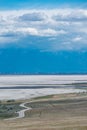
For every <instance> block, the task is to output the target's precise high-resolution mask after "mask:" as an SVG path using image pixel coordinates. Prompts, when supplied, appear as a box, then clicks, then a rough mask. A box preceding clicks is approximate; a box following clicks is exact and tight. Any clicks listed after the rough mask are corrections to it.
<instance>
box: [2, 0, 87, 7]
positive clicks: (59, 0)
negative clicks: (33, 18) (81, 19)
mask: <svg viewBox="0 0 87 130" xmlns="http://www.w3.org/2000/svg"><path fill="white" fill-rule="evenodd" d="M86 4H87V0H15V1H13V0H9V1H8V0H3V1H0V8H1V9H20V8H25V9H26V8H34V7H36V8H44V7H46V8H50V7H51V8H55V7H63V6H65V7H68V6H71V7H72V6H74V7H77V6H78V7H86Z"/></svg>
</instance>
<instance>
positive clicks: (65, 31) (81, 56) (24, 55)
mask: <svg viewBox="0 0 87 130" xmlns="http://www.w3.org/2000/svg"><path fill="white" fill-rule="evenodd" d="M86 5H87V1H86V0H77V1H76V0H72V1H70V0H32V1H29V0H15V1H12V0H9V1H8V0H3V1H1V2H0V73H22V72H23V73H38V72H42V73H87V67H86V66H87V60H86V59H87V58H86V57H87V8H86Z"/></svg>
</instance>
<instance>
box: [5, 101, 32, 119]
mask: <svg viewBox="0 0 87 130" xmlns="http://www.w3.org/2000/svg"><path fill="white" fill-rule="evenodd" d="M27 103H30V102H25V103H21V104H20V107H22V108H24V109H23V110H20V111H18V112H16V113H18V117H15V118H9V119H5V120H15V119H20V118H24V117H25V112H26V111H28V110H31V109H32V108H31V107H27V106H25V105H26V104H27Z"/></svg>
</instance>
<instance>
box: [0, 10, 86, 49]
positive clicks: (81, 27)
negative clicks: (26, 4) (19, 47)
mask: <svg viewBox="0 0 87 130" xmlns="http://www.w3.org/2000/svg"><path fill="white" fill-rule="evenodd" d="M86 35H87V10H86V9H49V10H47V9H41V10H34V9H32V10H18V11H16V10H13V11H0V43H5V44H6V43H8V41H9V42H11V43H12V42H15V40H17V41H18V42H20V40H22V41H23V40H24V39H25V38H27V39H28V37H29V38H30V36H33V38H34V37H35V39H36V37H39V39H40V40H37V42H36V41H34V39H33V38H32V39H30V40H31V41H30V42H31V43H32V42H35V43H36V44H37V45H35V46H39V44H40V42H41V43H42V44H44V45H43V46H46V47H44V48H47V50H52V49H54V50H59V49H60V50H61V49H62V48H63V49H64V48H65V49H69V48H72V49H74V48H75V49H78V48H79V49H83V48H87V36H86ZM47 37H48V38H47ZM41 38H42V39H41ZM45 43H47V44H45ZM65 43H69V44H65ZM24 44H25V42H24ZM78 44H79V45H78ZM28 45H29V44H28ZM43 46H41V44H40V47H41V49H43V48H42V47H43Z"/></svg>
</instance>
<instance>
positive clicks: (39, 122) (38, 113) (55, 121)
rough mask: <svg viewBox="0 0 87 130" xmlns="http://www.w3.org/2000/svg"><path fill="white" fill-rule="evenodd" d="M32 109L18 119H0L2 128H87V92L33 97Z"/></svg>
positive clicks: (34, 129)
mask: <svg viewBox="0 0 87 130" xmlns="http://www.w3.org/2000/svg"><path fill="white" fill-rule="evenodd" d="M27 106H30V107H32V110H30V111H27V112H26V117H25V118H22V119H17V120H7V121H5V120H0V130H87V94H86V93H83V94H81V93H79V94H62V95H55V96H46V97H41V98H37V99H33V100H32V102H31V103H28V104H27Z"/></svg>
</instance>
